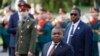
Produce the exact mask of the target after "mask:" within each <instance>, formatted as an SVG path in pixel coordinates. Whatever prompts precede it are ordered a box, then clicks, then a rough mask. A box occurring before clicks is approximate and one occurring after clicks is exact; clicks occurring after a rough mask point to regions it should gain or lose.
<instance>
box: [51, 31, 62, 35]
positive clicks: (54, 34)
mask: <svg viewBox="0 0 100 56" xmlns="http://www.w3.org/2000/svg"><path fill="white" fill-rule="evenodd" d="M56 34H58V35H61V33H60V32H55V33H53V35H56Z"/></svg>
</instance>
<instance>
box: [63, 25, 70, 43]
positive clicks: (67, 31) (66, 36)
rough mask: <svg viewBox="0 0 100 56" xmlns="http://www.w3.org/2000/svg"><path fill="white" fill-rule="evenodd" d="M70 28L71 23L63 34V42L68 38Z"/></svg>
mask: <svg viewBox="0 0 100 56" xmlns="http://www.w3.org/2000/svg"><path fill="white" fill-rule="evenodd" d="M70 27H71V23H70V24H69V25H68V26H67V27H66V29H67V30H65V34H64V42H67V38H68V33H69V30H70Z"/></svg>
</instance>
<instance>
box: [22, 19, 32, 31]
mask: <svg viewBox="0 0 100 56" xmlns="http://www.w3.org/2000/svg"><path fill="white" fill-rule="evenodd" d="M31 23H32V22H31V21H30V20H29V19H27V20H26V22H25V23H24V24H23V26H21V27H22V29H24V28H29V26H30V25H31Z"/></svg>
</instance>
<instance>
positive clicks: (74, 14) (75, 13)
mask: <svg viewBox="0 0 100 56" xmlns="http://www.w3.org/2000/svg"><path fill="white" fill-rule="evenodd" d="M70 15H71V16H73V15H74V16H77V15H78V14H76V13H71V14H70Z"/></svg>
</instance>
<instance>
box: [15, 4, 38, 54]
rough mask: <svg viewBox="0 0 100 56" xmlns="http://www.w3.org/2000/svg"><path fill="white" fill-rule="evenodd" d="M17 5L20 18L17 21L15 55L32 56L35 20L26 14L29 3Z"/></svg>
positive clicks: (34, 42) (34, 39)
mask: <svg viewBox="0 0 100 56" xmlns="http://www.w3.org/2000/svg"><path fill="white" fill-rule="evenodd" d="M19 7H20V8H21V9H20V11H21V14H20V15H21V20H19V22H18V28H17V32H16V45H15V55H16V56H34V53H35V44H36V35H37V33H36V28H35V21H34V19H32V18H31V17H30V16H29V15H28V13H29V9H30V5H28V4H26V3H24V4H21V5H19Z"/></svg>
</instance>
